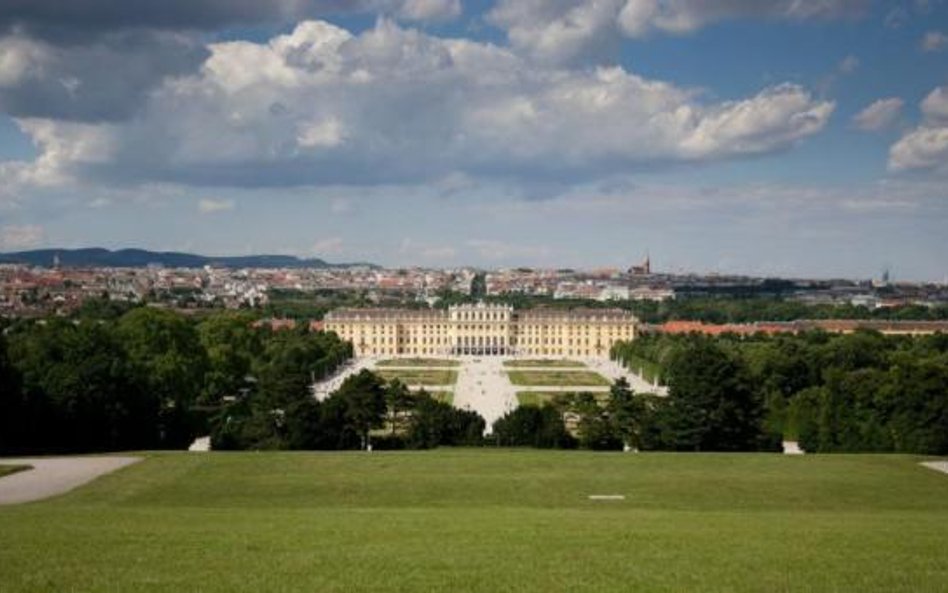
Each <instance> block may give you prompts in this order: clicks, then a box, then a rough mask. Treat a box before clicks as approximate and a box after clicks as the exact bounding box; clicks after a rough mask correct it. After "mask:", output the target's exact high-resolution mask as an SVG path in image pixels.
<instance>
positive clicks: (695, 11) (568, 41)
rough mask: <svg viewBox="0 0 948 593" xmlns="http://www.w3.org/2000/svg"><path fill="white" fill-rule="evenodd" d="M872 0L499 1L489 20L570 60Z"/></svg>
mask: <svg viewBox="0 0 948 593" xmlns="http://www.w3.org/2000/svg"><path fill="white" fill-rule="evenodd" d="M869 4H870V2H869V1H868V0H819V1H801V0H768V1H766V2H762V1H761V0H499V2H498V3H497V5H496V6H495V7H494V8H493V9H492V10H491V11H490V12H489V13H488V17H487V18H488V21H489V22H491V23H492V24H494V25H496V26H498V27H500V28H501V29H503V30H504V31H506V32H507V36H508V38H509V40H510V42H511V44H512V45H513V46H514V47H515V48H517V49H518V50H519V51H522V52H524V53H525V54H527V55H530V56H533V57H534V58H539V59H541V60H545V61H559V62H562V61H567V60H571V59H574V58H576V57H582V56H584V55H587V54H594V53H596V52H597V51H601V50H603V49H604V48H605V47H608V46H609V44H610V43H612V42H614V41H615V39H616V38H617V37H618V36H620V35H624V36H627V37H632V38H641V37H647V36H649V35H651V34H653V33H670V34H677V35H682V34H687V33H692V32H694V31H697V30H698V29H701V28H703V27H706V26H709V25H712V24H715V23H718V22H722V21H728V20H737V19H764V20H781V21H795V22H802V21H810V20H829V19H837V18H850V17H854V16H858V15H860V14H862V13H863V12H865V10H866V9H867V7H868V6H869Z"/></svg>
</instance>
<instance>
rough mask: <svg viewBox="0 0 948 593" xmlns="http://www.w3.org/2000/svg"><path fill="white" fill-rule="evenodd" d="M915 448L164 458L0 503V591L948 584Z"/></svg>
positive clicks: (922, 587)
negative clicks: (68, 488)
mask: <svg viewBox="0 0 948 593" xmlns="http://www.w3.org/2000/svg"><path fill="white" fill-rule="evenodd" d="M917 461H918V460H917V459H915V458H912V457H903V456H868V455H867V456H819V457H817V456H812V457H783V456H778V455H709V454H703V455H699V454H694V455H675V454H641V455H634V454H624V455H623V454H593V453H584V452H537V451H495V450H486V451H478V450H440V451H434V452H412V453H378V452H377V453H372V454H360V453H339V454H333V453H323V454H320V453H232V454H225V453H212V454H198V455H195V454H192V455H187V454H158V455H154V456H151V457H150V458H149V459H146V460H145V461H144V462H142V463H139V464H137V465H135V466H131V467H128V468H126V469H123V470H121V471H119V472H116V473H114V474H111V475H108V476H105V477H103V478H101V479H99V480H97V481H95V482H94V483H92V484H90V485H88V486H86V487H83V488H80V489H78V490H76V491H74V492H72V493H70V494H68V495H65V496H62V497H59V498H56V499H53V500H50V501H46V502H42V503H35V504H29V505H23V506H17V507H5V508H0V533H2V534H3V537H2V538H0V591H3V592H4V593H8V592H10V593H13V592H21V591H22V592H27V591H29V592H31V593H40V592H46V591H48V592H60V591H88V592H97V591H101V592H106V591H108V592H114V591H122V592H136V591H149V592H153V591H162V592H163V591H168V592H180V591H193V592H218V591H220V592H224V591H228V592H230V591H237V592H244V591H246V592H254V593H257V592H266V591H281V592H287V591H292V592H295V591H300V592H304V591H306V592H311V591H320V592H363V591H364V592H387V591H406V592H407V591H445V592H448V591H450V592H461V591H475V592H485V593H486V592H491V593H493V592H497V591H513V592H516V591H537V592H544V593H549V592H559V591H564V592H565V591H570V592H590V593H592V592H595V593H602V592H609V591H649V592H653V591H658V592H662V591H701V592H709V591H712V592H716V591H721V592H723V591H737V592H744V591H747V592H751V591H753V592H758V591H768V592H770V591H788V592H789V591H817V592H822V591H862V592H867V591H868V592H874V591H878V592H887V593H888V592H895V591H906V592H907V591H912V592H916V591H944V590H946V587H948V556H946V555H945V554H944V549H945V547H946V546H948V476H946V475H944V474H940V473H937V472H934V471H931V470H928V469H925V468H922V467H920V466H919V465H918V464H917ZM591 494H622V495H624V496H625V497H626V498H625V500H624V501H618V502H594V501H590V500H589V498H588V497H589V495H591Z"/></svg>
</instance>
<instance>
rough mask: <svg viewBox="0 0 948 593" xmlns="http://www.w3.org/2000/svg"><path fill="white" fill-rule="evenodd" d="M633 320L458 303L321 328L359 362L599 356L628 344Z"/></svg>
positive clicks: (364, 313)
mask: <svg viewBox="0 0 948 593" xmlns="http://www.w3.org/2000/svg"><path fill="white" fill-rule="evenodd" d="M635 326H636V319H635V317H634V316H633V315H632V314H631V313H629V312H627V311H621V310H618V309H530V310H525V311H516V310H514V308H513V307H510V306H508V305H493V304H492V305H487V304H484V303H479V304H477V305H456V306H453V307H450V308H448V310H446V311H444V310H430V309H428V310H410V309H338V310H335V311H331V312H329V313H328V314H327V315H326V317H325V328H326V330H328V331H334V332H336V333H337V334H338V335H339V336H340V337H341V338H343V339H344V340H348V341H350V342H352V346H353V349H354V351H355V354H356V355H357V356H379V355H381V356H399V355H408V356H418V355H422V356H424V355H428V356H430V355H438V356H458V355H477V356H484V355H488V356H510V355H519V354H522V355H529V356H597V357H600V356H601V357H605V356H608V355H609V350H610V349H611V348H612V345H613V344H615V343H616V342H617V341H620V340H631V339H633V337H634V335H635Z"/></svg>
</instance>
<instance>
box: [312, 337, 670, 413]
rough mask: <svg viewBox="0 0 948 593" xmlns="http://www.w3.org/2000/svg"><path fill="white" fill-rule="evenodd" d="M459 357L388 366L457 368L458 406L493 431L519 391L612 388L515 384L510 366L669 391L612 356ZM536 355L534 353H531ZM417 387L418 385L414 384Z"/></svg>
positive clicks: (357, 362) (329, 383)
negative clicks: (551, 359) (535, 362)
mask: <svg viewBox="0 0 948 593" xmlns="http://www.w3.org/2000/svg"><path fill="white" fill-rule="evenodd" d="M451 358H452V359H453V360H458V361H459V362H460V363H461V364H460V366H457V367H418V366H414V365H412V366H409V365H408V364H406V365H405V366H387V367H385V369H384V370H407V369H412V370H415V369H419V368H431V369H437V370H456V371H457V372H458V381H457V384H456V385H454V387H453V391H454V406H455V407H456V408H460V409H462V410H474V411H475V412H477V413H478V414H480V415H481V416H482V417H483V418H484V420H486V421H487V430H488V431H489V430H490V428H491V426H492V425H493V423H494V421H495V420H497V419H498V418H500V417H502V416H503V415H504V414H506V413H507V412H509V411H511V410H513V409H514V408H516V407H517V391H518V390H519V391H566V392H569V391H597V392H598V391H608V390H609V388H608V387H592V388H589V387H530V386H515V385H513V384H512V383H511V382H510V380H509V378H508V377H507V373H506V371H507V370H536V371H564V372H569V371H577V372H579V371H589V370H591V371H594V372H597V373H599V374H601V375H603V376H604V377H606V378H607V379H609V381H610V383H611V382H612V381H614V380H616V379H618V378H619V377H625V378H626V380H627V381H628V382H629V385H630V386H631V387H632V389H633V390H634V391H635V392H636V393H656V394H658V395H666V394H667V389H666V388H665V387H661V386H658V385H652V384H651V383H649V382H647V381H645V380H644V379H642V378H641V377H640V376H638V375H637V374H635V373H633V372H631V371H629V370H628V369H626V368H624V367H622V366H621V365H619V364H618V363H616V362H614V361H611V360H603V359H599V358H588V359H582V360H581V362H583V363H584V364H585V365H586V367H585V368H582V367H576V368H542V367H537V368H530V369H513V368H511V369H507V368H505V367H504V366H503V362H504V360H511V359H512V358H513V357H503V356H462V357H451ZM527 358H533V357H527ZM379 360H380V359H378V358H376V357H366V358H357V359H354V360H353V361H351V362H350V363H349V364H347V365H345V366H343V367H342V368H341V369H340V370H339V371H337V372H336V373H335V374H334V375H332V376H331V377H328V378H326V379H325V380H323V381H320V382H319V383H316V384H314V385H313V386H312V389H313V395H314V396H315V397H316V399H318V400H320V401H322V400H324V399H326V398H327V397H329V395H330V394H331V393H332V392H334V391H335V390H337V389H339V386H340V385H342V382H343V381H345V380H346V378H347V377H349V376H350V375H354V374H356V373H358V372H359V371H361V370H362V369H369V370H376V366H375V365H376V363H377V362H378V361H379ZM409 387H410V388H412V389H414V388H417V387H420V386H418V385H410V386H409ZM425 389H426V390H428V391H451V389H452V387H451V386H447V385H446V386H441V387H438V386H430V385H428V386H425Z"/></svg>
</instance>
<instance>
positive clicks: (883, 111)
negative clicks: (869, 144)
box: [853, 97, 905, 132]
mask: <svg viewBox="0 0 948 593" xmlns="http://www.w3.org/2000/svg"><path fill="white" fill-rule="evenodd" d="M904 104H905V102H904V101H903V100H902V99H900V98H898V97H890V98H888V99H879V100H878V101H874V102H873V103H871V104H870V105H869V106H867V107H866V108H865V109H863V110H862V111H860V112H859V113H857V114H856V115H855V116H854V117H853V123H854V124H855V126H856V127H857V128H859V129H860V130H863V131H866V132H878V131H880V130H884V129H886V128H888V127H889V126H891V125H892V124H893V123H895V121H896V120H897V119H898V117H899V115H900V114H901V113H902V107H903V106H904Z"/></svg>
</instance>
